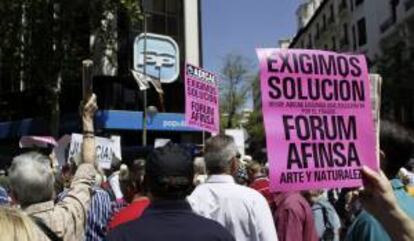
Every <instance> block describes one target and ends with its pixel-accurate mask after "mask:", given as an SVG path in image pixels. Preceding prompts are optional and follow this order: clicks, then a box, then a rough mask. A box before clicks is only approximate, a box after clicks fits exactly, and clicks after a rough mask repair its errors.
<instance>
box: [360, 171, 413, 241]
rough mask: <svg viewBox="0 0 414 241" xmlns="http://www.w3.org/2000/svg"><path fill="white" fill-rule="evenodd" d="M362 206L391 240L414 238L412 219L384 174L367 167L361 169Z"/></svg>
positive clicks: (404, 240) (410, 240) (398, 240)
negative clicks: (379, 223)
mask: <svg viewBox="0 0 414 241" xmlns="http://www.w3.org/2000/svg"><path fill="white" fill-rule="evenodd" d="M362 178H363V182H364V191H362V192H361V193H360V197H361V201H362V204H363V205H364V207H365V208H366V209H367V210H368V211H369V212H370V213H371V214H372V215H374V216H375V217H376V218H377V219H378V221H380V222H381V224H382V225H383V226H384V228H385V229H386V230H387V232H388V234H389V235H390V236H391V238H392V240H393V241H412V240H414V221H413V220H412V219H411V218H410V217H408V215H407V214H406V213H405V212H404V211H403V210H402V209H401V208H400V206H399V205H398V203H397V199H396V198H395V195H394V192H393V190H392V187H391V184H390V182H389V181H388V179H387V178H386V177H385V175H384V174H383V173H382V172H381V173H377V172H375V171H373V170H371V169H369V168H367V167H364V168H363V169H362Z"/></svg>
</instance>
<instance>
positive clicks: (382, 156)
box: [379, 150, 386, 161]
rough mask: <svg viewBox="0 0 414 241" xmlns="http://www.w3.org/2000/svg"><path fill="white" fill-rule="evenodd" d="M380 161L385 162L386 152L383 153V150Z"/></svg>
mask: <svg viewBox="0 0 414 241" xmlns="http://www.w3.org/2000/svg"><path fill="white" fill-rule="evenodd" d="M379 156H380V161H384V160H385V157H386V156H385V152H383V151H382V150H380V155H379Z"/></svg>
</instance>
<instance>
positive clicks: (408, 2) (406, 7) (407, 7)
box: [404, 0, 414, 11]
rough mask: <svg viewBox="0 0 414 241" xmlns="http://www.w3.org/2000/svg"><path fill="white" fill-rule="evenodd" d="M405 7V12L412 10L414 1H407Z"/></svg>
mask: <svg viewBox="0 0 414 241" xmlns="http://www.w3.org/2000/svg"><path fill="white" fill-rule="evenodd" d="M404 6H405V11H408V10H410V9H411V8H413V7H414V0H407V1H405V3H404Z"/></svg>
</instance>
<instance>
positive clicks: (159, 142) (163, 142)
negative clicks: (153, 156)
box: [154, 138, 171, 148]
mask: <svg viewBox="0 0 414 241" xmlns="http://www.w3.org/2000/svg"><path fill="white" fill-rule="evenodd" d="M170 141H171V140H170V139H163V138H157V139H155V141H154V148H158V147H163V146H165V145H167V144H168V142H170Z"/></svg>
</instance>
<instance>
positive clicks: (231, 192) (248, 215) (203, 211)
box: [188, 134, 278, 241]
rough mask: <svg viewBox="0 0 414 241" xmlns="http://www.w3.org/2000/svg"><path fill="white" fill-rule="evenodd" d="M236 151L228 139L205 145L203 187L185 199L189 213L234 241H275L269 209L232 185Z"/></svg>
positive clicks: (260, 199)
mask: <svg viewBox="0 0 414 241" xmlns="http://www.w3.org/2000/svg"><path fill="white" fill-rule="evenodd" d="M238 156H239V155H238V151H237V147H236V144H235V143H234V140H233V138H232V137H230V136H227V135H223V134H220V135H217V136H215V137H212V138H210V139H209V140H208V141H207V143H206V152H205V156H204V159H205V163H206V167H207V174H208V175H209V177H208V179H207V181H206V183H204V184H201V185H199V186H198V187H197V188H196V189H195V190H194V191H193V193H192V194H191V195H190V196H189V197H188V201H189V202H190V204H191V206H192V208H193V211H194V212H196V213H198V214H199V215H201V216H204V217H206V218H210V219H213V220H215V221H217V222H219V223H220V224H222V225H223V226H224V227H225V228H226V229H227V230H229V231H230V233H232V234H233V235H234V237H235V239H236V240H238V241H276V240H277V239H278V238H277V234H276V229H275V225H274V222H273V218H272V213H271V211H270V208H269V205H268V204H267V201H266V199H265V198H264V197H263V196H262V195H261V194H260V193H258V192H257V191H255V190H253V189H251V188H248V187H245V186H242V185H238V184H236V183H235V181H234V178H233V176H232V175H234V174H235V173H236V172H237V169H238V162H239V160H238V158H237V157H238Z"/></svg>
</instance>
